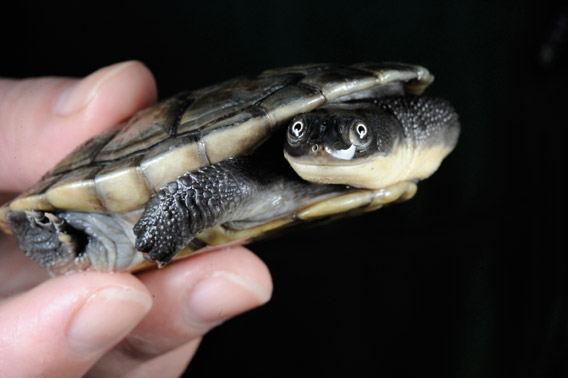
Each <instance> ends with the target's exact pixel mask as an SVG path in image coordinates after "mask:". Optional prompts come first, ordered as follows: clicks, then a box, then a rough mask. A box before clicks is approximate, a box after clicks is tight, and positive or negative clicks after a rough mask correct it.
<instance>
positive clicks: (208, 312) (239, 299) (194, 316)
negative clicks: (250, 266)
mask: <svg viewBox="0 0 568 378" xmlns="http://www.w3.org/2000/svg"><path fill="white" fill-rule="evenodd" d="M188 296H189V298H188V301H187V307H186V314H185V315H186V318H187V320H188V321H189V322H190V323H191V324H192V325H194V326H195V325H198V326H199V325H201V326H204V327H210V326H214V325H217V324H219V323H222V322H223V321H225V320H227V319H229V318H231V317H233V316H235V315H238V314H240V313H242V312H245V311H248V310H250V309H253V308H255V307H258V306H260V305H262V304H264V303H266V302H268V301H269V300H270V297H271V292H270V291H269V290H267V289H266V288H264V287H262V286H261V285H259V284H258V283H256V282H253V281H251V280H249V279H247V278H245V277H242V276H239V275H238V274H235V273H232V272H227V271H217V272H214V273H213V274H212V275H211V276H209V277H208V278H206V279H204V280H202V281H200V282H199V283H198V284H197V285H196V286H195V287H193V288H192V289H191V291H190V292H189V293H188Z"/></svg>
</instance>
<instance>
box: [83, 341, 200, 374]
mask: <svg viewBox="0 0 568 378" xmlns="http://www.w3.org/2000/svg"><path fill="white" fill-rule="evenodd" d="M200 342H201V339H200V338H199V339H193V340H192V341H190V342H188V343H186V344H184V345H182V346H179V347H177V348H176V349H173V350H171V351H169V352H167V353H164V354H161V355H159V356H157V357H155V358H153V359H151V360H147V361H142V362H140V363H138V364H137V365H135V366H134V367H133V368H132V369H131V370H129V371H128V372H126V373H125V372H124V371H123V370H124V367H123V366H121V365H115V367H116V369H115V371H112V372H109V371H108V370H106V369H101V370H99V369H97V365H95V367H94V368H93V369H91V370H90V371H89V373H88V374H87V377H119V376H120V377H123V378H128V377H132V378H145V377H147V378H154V377H160V378H168V377H172V378H173V377H181V375H182V373H183V372H184V371H185V370H186V369H187V366H188V365H189V362H190V361H191V359H193V356H194V355H195V352H196V351H197V348H198V347H199V344H200Z"/></svg>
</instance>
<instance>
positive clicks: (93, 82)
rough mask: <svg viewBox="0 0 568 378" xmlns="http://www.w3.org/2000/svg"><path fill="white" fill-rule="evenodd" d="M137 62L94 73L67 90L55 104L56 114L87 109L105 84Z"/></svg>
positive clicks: (129, 62) (67, 113)
mask: <svg viewBox="0 0 568 378" xmlns="http://www.w3.org/2000/svg"><path fill="white" fill-rule="evenodd" d="M134 63H136V61H134V60H132V61H127V62H122V63H117V64H113V65H111V66H108V67H104V68H101V69H100V70H98V71H95V72H93V73H92V74H90V75H89V76H87V77H85V78H83V79H81V80H80V81H79V82H77V83H75V84H73V85H71V86H69V87H68V88H67V89H65V90H64V91H63V92H62V93H61V95H59V99H58V100H57V101H56V103H55V107H54V112H55V114H57V115H61V116H66V115H70V114H72V113H75V112H77V111H79V110H81V109H83V108H85V107H86V106H87V105H88V104H89V103H90V102H91V101H92V100H93V99H94V98H95V97H96V95H97V92H98V91H99V89H100V88H101V87H102V86H103V84H104V83H105V82H107V81H109V80H110V79H111V78H113V77H114V76H116V75H117V74H118V73H119V72H122V71H124V70H125V69H127V68H128V67H130V66H131V65H133V64H134Z"/></svg>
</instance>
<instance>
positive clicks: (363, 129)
mask: <svg viewBox="0 0 568 378" xmlns="http://www.w3.org/2000/svg"><path fill="white" fill-rule="evenodd" d="M355 131H356V132H357V135H358V136H359V138H360V139H365V138H366V137H367V133H368V131H367V126H366V125H365V124H364V123H362V122H361V123H358V124H357V125H356V126H355Z"/></svg>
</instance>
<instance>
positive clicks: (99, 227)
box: [0, 63, 460, 275]
mask: <svg viewBox="0 0 568 378" xmlns="http://www.w3.org/2000/svg"><path fill="white" fill-rule="evenodd" d="M433 80H434V76H433V75H432V74H431V73H430V72H429V71H428V70H427V69H426V68H424V67H422V66H418V65H411V64H404V63H357V64H352V65H344V64H331V63H330V64H305V65H296V66H291V67H284V68H277V69H271V70H267V71H264V72H262V73H260V74H259V75H257V76H249V77H246V76H241V77H236V78H234V79H230V80H227V81H224V82H221V83H218V84H213V85H211V86H208V87H206V88H203V89H198V90H192V91H185V92H181V93H179V94H177V95H175V96H173V97H171V98H169V99H166V100H163V101H161V102H159V103H158V104H156V105H154V106H152V107H150V108H147V109H145V110H142V111H141V112H139V113H137V114H135V115H134V116H133V117H132V118H130V119H129V120H127V121H125V122H123V123H121V124H119V125H117V126H116V127H113V128H111V129H109V130H107V131H105V132H104V133H102V134H101V135H99V136H97V137H95V138H93V139H91V140H89V141H88V142H86V143H84V144H83V145H82V146H80V147H79V148H78V149H76V150H75V151H74V152H72V153H71V154H70V155H69V156H68V157H66V158H65V159H64V160H63V161H61V162H60V163H59V164H58V165H57V166H56V167H55V168H53V169H52V170H51V171H50V172H48V173H47V174H45V175H44V177H43V178H42V179H41V180H40V181H39V182H38V183H37V184H36V185H35V186H33V187H32V188H31V189H29V190H28V191H26V192H25V193H23V194H21V195H20V196H18V197H17V198H15V199H14V200H12V201H11V202H9V203H8V204H5V205H3V206H2V207H1V208H0V227H1V228H2V230H4V231H5V232H7V233H12V234H13V235H15V237H16V238H17V240H18V243H19V246H20V248H21V249H22V250H24V251H25V253H26V254H27V255H28V256H29V257H30V258H31V259H32V260H34V261H35V262H37V263H38V264H39V265H40V266H41V267H43V268H44V269H46V270H47V271H48V272H49V273H51V274H52V275H58V274H66V273H69V272H75V271H83V270H96V271H136V270H137V269H141V268H144V267H148V266H156V265H157V266H159V267H163V266H165V265H166V264H167V263H168V262H170V261H171V260H172V259H173V258H174V257H176V256H178V257H179V256H185V255H188V254H191V253H194V252H196V251H200V250H206V249H207V248H211V247H216V246H220V245H225V244H229V243H246V242H249V241H251V240H253V239H255V238H258V237H264V236H266V235H272V234H274V233H276V232H278V231H280V230H282V229H284V228H288V227H290V226H293V225H298V224H305V223H312V222H314V221H322V220H328V219H333V218H337V217H341V216H345V215H353V214H359V213H364V212H368V211H372V210H375V209H378V208H381V207H382V206H384V205H386V204H389V203H392V202H400V201H404V200H407V199H410V198H412V197H413V196H414V194H415V193H416V190H417V186H416V184H417V183H418V182H419V181H420V180H423V179H425V178H427V177H429V176H430V175H431V174H432V173H434V172H435V171H436V170H437V168H438V167H439V165H440V164H441V162H442V160H443V159H444V158H445V157H446V156H447V155H448V154H449V153H450V152H451V151H452V150H453V149H454V147H455V145H456V143H457V140H458V136H459V133H460V123H459V119H458V115H457V113H456V111H455V109H454V108H453V107H452V105H451V104H450V103H449V102H448V101H447V100H445V99H442V98H437V97H427V96H422V92H423V91H424V89H425V88H426V87H427V86H428V85H429V84H430V83H431V82H432V81H433ZM283 145H284V147H282V146H283Z"/></svg>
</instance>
